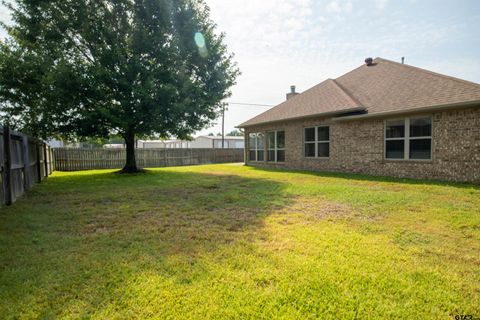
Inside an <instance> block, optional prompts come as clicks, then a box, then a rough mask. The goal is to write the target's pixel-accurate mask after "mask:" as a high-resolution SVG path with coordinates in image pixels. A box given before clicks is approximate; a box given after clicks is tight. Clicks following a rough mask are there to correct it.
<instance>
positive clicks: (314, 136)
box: [304, 126, 330, 158]
mask: <svg viewBox="0 0 480 320" xmlns="http://www.w3.org/2000/svg"><path fill="white" fill-rule="evenodd" d="M304 145H305V148H304V152H305V157H306V158H328V157H330V127H328V126H319V127H312V128H305V132H304Z"/></svg>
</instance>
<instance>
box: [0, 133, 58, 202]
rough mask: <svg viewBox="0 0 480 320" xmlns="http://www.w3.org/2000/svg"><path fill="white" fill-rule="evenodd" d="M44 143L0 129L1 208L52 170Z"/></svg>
mask: <svg viewBox="0 0 480 320" xmlns="http://www.w3.org/2000/svg"><path fill="white" fill-rule="evenodd" d="M53 162H54V161H53V152H52V149H50V147H49V146H47V145H46V144H45V143H44V142H43V141H41V140H38V139H35V138H31V137H29V136H27V135H25V134H23V133H20V132H15V131H11V130H10V129H9V128H7V127H1V126H0V206H1V205H11V204H12V203H13V202H14V201H15V200H16V199H18V198H19V197H20V196H22V195H23V194H24V193H25V192H26V191H29V190H30V189H31V188H32V186H33V185H34V184H35V183H40V182H42V180H44V179H45V178H46V177H48V175H49V174H51V173H52V171H53V169H54V165H53Z"/></svg>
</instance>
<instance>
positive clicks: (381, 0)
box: [375, 0, 390, 10]
mask: <svg viewBox="0 0 480 320" xmlns="http://www.w3.org/2000/svg"><path fill="white" fill-rule="evenodd" d="M389 2H390V0H375V5H376V7H377V9H379V10H383V9H385V8H386V7H387V5H388V3H389Z"/></svg>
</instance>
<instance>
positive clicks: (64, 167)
mask: <svg viewBox="0 0 480 320" xmlns="http://www.w3.org/2000/svg"><path fill="white" fill-rule="evenodd" d="M53 153H54V158H55V170H59V171H76V170H90V169H120V168H122V167H123V166H124V164H125V158H126V154H125V149H86V148H55V149H53ZM135 157H136V160H137V165H138V166H139V167H141V168H153V167H173V166H188V165H197V164H208V163H227V162H242V161H244V152H243V149H136V151H135Z"/></svg>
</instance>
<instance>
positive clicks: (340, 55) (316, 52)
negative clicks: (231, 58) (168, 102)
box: [0, 0, 480, 134]
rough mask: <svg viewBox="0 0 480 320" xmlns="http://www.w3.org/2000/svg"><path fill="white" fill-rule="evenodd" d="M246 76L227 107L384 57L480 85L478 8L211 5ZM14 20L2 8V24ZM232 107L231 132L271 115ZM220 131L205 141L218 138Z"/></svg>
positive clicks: (454, 4)
mask: <svg viewBox="0 0 480 320" xmlns="http://www.w3.org/2000/svg"><path fill="white" fill-rule="evenodd" d="M206 2H207V4H208V5H209V6H210V7H211V17H212V19H213V20H214V21H215V22H216V23H217V24H218V30H219V31H221V32H225V33H226V41H227V45H228V47H229V49H230V51H232V52H234V53H235V60H236V61H237V62H238V65H239V67H240V70H241V71H242V75H241V76H240V77H239V78H238V81H237V82H238V84H237V85H236V86H235V87H234V88H232V92H233V95H232V97H231V98H230V99H229V101H233V102H246V103H260V104H269V105H275V104H278V103H280V102H282V101H283V100H284V99H285V94H286V92H287V91H288V90H289V87H290V85H296V86H297V91H300V92H301V91H304V90H306V89H308V88H310V87H311V86H313V85H315V84H317V83H319V82H321V81H323V80H324V79H326V78H336V77H338V76H340V75H342V74H343V73H345V72H348V71H349V70H351V69H353V68H355V67H357V66H359V65H360V64H362V63H363V61H364V59H365V58H366V57H383V58H386V59H391V60H395V61H400V58H401V57H402V56H404V57H405V63H407V64H411V65H414V66H417V67H421V68H425V69H429V70H432V71H436V72H439V73H444V74H447V75H451V76H455V77H459V78H463V79H466V80H470V81H474V82H477V83H480V32H479V31H480V1H478V0H471V1H467V0H456V1H454V0H451V1H438V0H437V1H433V0H432V1H427V0H425V1H422V0H416V1H415V0H405V1H399V0H396V1H393V0H324V1H322V0H317V1H313V0H206ZM6 19H7V20H8V13H7V12H6V11H5V9H4V8H2V9H1V11H0V20H2V21H5V20H6ZM266 109H267V108H265V107H252V106H248V107H247V106H237V105H232V106H230V107H229V110H228V111H227V112H226V118H225V123H226V131H227V132H228V131H230V130H232V129H233V127H234V126H235V125H238V124H240V123H241V122H243V121H245V120H248V119H249V118H251V117H253V116H255V115H256V114H258V113H260V112H262V111H265V110H266ZM219 131H220V126H219V125H215V126H213V127H212V128H208V129H206V130H203V131H201V132H199V133H201V134H205V133H208V132H215V133H217V132H219Z"/></svg>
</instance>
